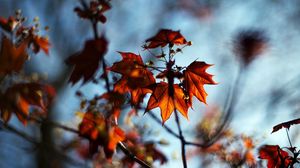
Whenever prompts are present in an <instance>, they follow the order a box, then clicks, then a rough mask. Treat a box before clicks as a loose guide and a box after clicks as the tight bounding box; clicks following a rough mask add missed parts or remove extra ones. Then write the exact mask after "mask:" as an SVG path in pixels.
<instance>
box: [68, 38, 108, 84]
mask: <svg viewBox="0 0 300 168" xmlns="http://www.w3.org/2000/svg"><path fill="white" fill-rule="evenodd" d="M107 43H108V42H107V40H106V39H105V37H103V36H102V37H101V38H99V39H95V40H88V41H86V42H85V46H84V49H83V50H82V51H81V52H79V53H76V54H73V55H71V56H70V57H69V58H67V59H66V63H67V64H68V65H72V66H74V69H73V72H72V74H71V77H70V79H69V82H71V83H72V84H75V83H77V82H78V81H79V80H80V79H81V78H83V83H86V82H87V81H89V80H90V79H92V78H93V76H94V74H95V73H96V71H97V69H98V67H99V63H100V62H101V61H102V60H103V56H104V54H105V53H106V51H107Z"/></svg>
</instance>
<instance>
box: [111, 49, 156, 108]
mask: <svg viewBox="0 0 300 168" xmlns="http://www.w3.org/2000/svg"><path fill="white" fill-rule="evenodd" d="M120 54H121V56H122V57H123V59H122V61H120V62H116V63H114V64H113V66H112V67H111V68H109V70H111V71H113V72H117V73H120V74H122V75H123V76H122V78H121V79H120V80H119V81H118V82H117V83H116V84H115V85H114V90H115V91H118V92H120V93H126V92H130V94H131V104H132V105H134V106H138V105H139V104H140V103H141V102H142V101H143V98H144V97H145V95H146V94H147V93H150V92H151V91H150V90H149V89H147V88H145V87H146V86H148V85H150V84H153V83H155V79H154V77H153V74H152V72H151V71H149V70H148V69H147V68H146V67H145V65H144V63H143V60H142V58H141V56H140V55H136V54H134V53H126V52H120Z"/></svg>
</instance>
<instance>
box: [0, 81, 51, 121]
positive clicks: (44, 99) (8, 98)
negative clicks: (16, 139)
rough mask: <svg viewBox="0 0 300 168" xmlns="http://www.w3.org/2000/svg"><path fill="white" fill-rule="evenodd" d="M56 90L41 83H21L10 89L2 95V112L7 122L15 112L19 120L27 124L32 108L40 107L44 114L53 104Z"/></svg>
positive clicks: (0, 99) (0, 98)
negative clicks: (49, 105)
mask: <svg viewBox="0 0 300 168" xmlns="http://www.w3.org/2000/svg"><path fill="white" fill-rule="evenodd" d="M54 95H55V93H54V88H52V87H51V86H49V85H42V84H39V83H20V84H15V85H13V86H11V87H10V88H8V89H7V90H6V91H5V93H4V94H0V112H1V117H2V119H3V120H4V121H5V122H8V121H9V119H10V116H11V114H12V113H13V112H14V113H15V114H16V116H17V117H18V119H19V120H20V121H21V122H22V123H23V124H26V123H27V120H28V119H27V117H28V115H29V110H30V107H31V106H35V107H38V108H39V109H40V110H41V111H42V112H45V111H46V107H47V106H48V104H50V103H51V100H52V98H53V96H54Z"/></svg>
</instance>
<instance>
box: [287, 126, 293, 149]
mask: <svg viewBox="0 0 300 168" xmlns="http://www.w3.org/2000/svg"><path fill="white" fill-rule="evenodd" d="M285 131H286V136H287V137H288V140H289V144H290V146H291V148H293V145H292V142H291V139H290V135H289V130H288V129H287V128H286V129H285Z"/></svg>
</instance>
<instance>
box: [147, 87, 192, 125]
mask: <svg viewBox="0 0 300 168" xmlns="http://www.w3.org/2000/svg"><path fill="white" fill-rule="evenodd" d="M173 88H174V93H173V95H171V94H170V93H169V92H170V91H169V84H168V83H165V82H160V83H156V84H153V85H151V86H149V89H151V90H152V92H153V93H152V95H151V97H150V99H149V101H148V105H147V108H146V111H149V110H151V109H154V108H156V107H159V108H160V110H161V118H162V120H163V123H164V122H165V121H167V120H168V119H169V118H170V116H171V114H172V113H173V111H174V110H178V111H179V112H180V113H181V114H182V115H183V116H184V117H185V118H188V115H187V113H188V108H189V107H190V104H189V102H187V101H186V99H185V94H184V92H183V90H182V88H180V86H179V85H178V84H173Z"/></svg>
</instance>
